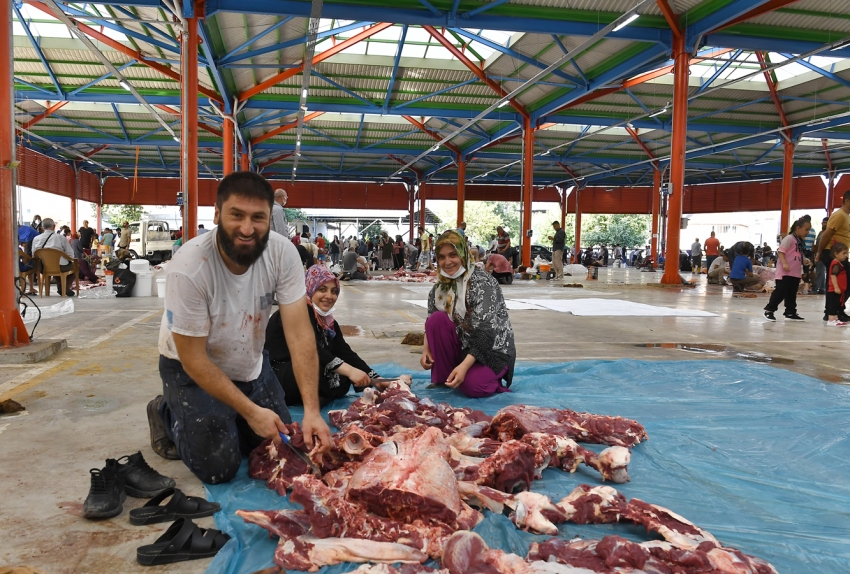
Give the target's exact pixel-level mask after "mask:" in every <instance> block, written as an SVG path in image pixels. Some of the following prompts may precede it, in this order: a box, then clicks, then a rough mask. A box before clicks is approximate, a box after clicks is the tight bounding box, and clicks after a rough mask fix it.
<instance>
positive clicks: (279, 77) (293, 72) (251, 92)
mask: <svg viewBox="0 0 850 574" xmlns="http://www.w3.org/2000/svg"><path fill="white" fill-rule="evenodd" d="M390 26H392V24H391V23H389V22H380V23H378V24H375V25H374V26H372V27H371V28H367V29H366V30H363V31H362V32H360V33H359V34H356V35H354V36H352V37H351V38H349V39H348V40H346V41H345V42H340V43H339V44H337V45H336V46H332V47H331V48H329V49H327V50H325V51H324V52H322V53H321V54H316V55H315V56H313V65H314V66H315V65H316V64H318V63H319V62H324V61H325V60H327V59H328V58H330V57H331V56H335V55H337V54H339V53H340V52H342V51H344V50H347V49H348V48H350V47H351V46H353V45H354V44H357V43H359V42H362V41H363V40H365V39H366V38H369V37H370V36H374V35H375V34H377V33H378V32H380V31H381V30H386V29H387V28H389V27H390ZM303 71H304V63H303V62H302V63H301V64H300V65H298V66H296V67H295V68H290V69H288V70H286V71H284V72H281V73H279V74H275V75H274V76H272V77H271V78H269V79H268V80H266V81H264V82H260V83H259V84H257V85H256V86H254V87H253V88H250V89H248V90H245V91H244V92H242V93H241V94H239V95H238V96H237V99H238V100H239V101H240V102H242V101H245V100H247V99H248V98H250V97H251V96H256V95H257V94H259V93H261V92H264V91H265V90H266V89H267V88H271V87H272V86H274V85H277V84H279V83H280V82H282V81H284V80H286V79H288V78H291V77H292V76H297V75H298V74H300V73H301V72H303Z"/></svg>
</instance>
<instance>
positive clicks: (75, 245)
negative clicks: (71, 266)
mask: <svg viewBox="0 0 850 574" xmlns="http://www.w3.org/2000/svg"><path fill="white" fill-rule="evenodd" d="M80 229H83V228H82V227H81V228H80ZM89 229H91V228H89ZM71 249H73V250H74V258H75V259H76V260H77V266H78V267H79V268H80V279H85V280H86V281H88V282H89V283H97V275H95V274H94V272H93V271H92V270H91V267H90V266H89V262H88V261H86V252H85V249H84V248H83V240H82V239H80V236H79V234H77V233H72V234H71Z"/></svg>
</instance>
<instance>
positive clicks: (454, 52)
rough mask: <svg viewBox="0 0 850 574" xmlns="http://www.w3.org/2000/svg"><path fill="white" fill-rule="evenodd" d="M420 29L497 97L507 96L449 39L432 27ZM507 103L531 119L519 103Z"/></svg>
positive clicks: (511, 101) (513, 101)
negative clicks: (488, 87) (429, 35)
mask: <svg viewBox="0 0 850 574" xmlns="http://www.w3.org/2000/svg"><path fill="white" fill-rule="evenodd" d="M422 27H423V28H424V29H425V30H426V31H427V32H428V33H429V34H431V36H433V37H434V39H435V40H437V41H438V42H439V43H440V44H442V45H443V47H444V48H445V49H446V50H448V51H449V52H451V54H452V56H454V57H455V58H457V59H458V60H460V62H461V63H462V64H463V65H464V66H466V67H467V68H469V71H470V72H472V73H473V74H475V75H476V76H478V79H479V80H481V81H482V82H484V83H485V84H487V85H488V86H490V88H491V89H492V90H493V91H494V92H496V93H497V94H499V97H501V98H504V97H505V96H507V95H508V92H506V91H505V90H504V89H503V88H502V86H501V85H499V83H498V82H496V81H495V80H492V79H490V78H489V77H488V76H487V74H485V73H484V70H482V69H481V68H479V67H478V66H476V65H475V63H474V62H473V61H472V60H470V59H469V58H467V57H466V55H465V54H464V53H463V52H461V51H460V50H458V49H457V47H456V46H455V45H454V44H452V43H451V42H450V41H449V39H448V38H446V37H445V36H443V35H442V34H440V33H439V32H437V30H435V29H434V27H433V26H422ZM509 101H510V103H511V106H513V108H514V109H515V110H516V111H518V112H519V113H520V114H521V115H522V117H523V118H525V119H528V118H530V117H531V115H530V114H529V113H528V110H526V109H525V106H523V105H522V104H521V103H519V102H518V101H516V100H515V99H513V98H511V99H510V100H509Z"/></svg>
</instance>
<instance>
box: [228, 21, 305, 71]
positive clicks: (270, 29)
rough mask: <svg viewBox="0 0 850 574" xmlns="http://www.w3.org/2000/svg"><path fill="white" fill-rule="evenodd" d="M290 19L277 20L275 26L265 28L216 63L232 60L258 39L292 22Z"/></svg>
mask: <svg viewBox="0 0 850 574" xmlns="http://www.w3.org/2000/svg"><path fill="white" fill-rule="evenodd" d="M292 18H293V17H292V16H287V17H285V18H281V19H280V20H278V21H277V23H276V24H273V25H272V26H269V27H268V28H266V29H265V30H263V31H262V32H260V33H259V34H257V35H256V36H254V37H253V38H251V39H249V40H248V41H247V42H245V43H243V44H240V45H239V46H237V47H236V48H234V49H233V50H231V51H229V52H228V53H226V54H225V55H224V56H222V57H221V58H220V59H219V62H218V63H219V64H221V61H222V60H228V59H230V58H232V57H233V56H235V55H236V54H238V53H239V52H241V51H242V50H244V49H245V48H248V47H250V46H251V45H253V44H254V42H256V41H257V40H260V39H262V38H265V37H266V36H267V35H268V34H271V33H272V32H274V31H275V30H277V29H278V28H280V27H281V26H283V25H284V24H286V23H287V22H289V21H290V20H292Z"/></svg>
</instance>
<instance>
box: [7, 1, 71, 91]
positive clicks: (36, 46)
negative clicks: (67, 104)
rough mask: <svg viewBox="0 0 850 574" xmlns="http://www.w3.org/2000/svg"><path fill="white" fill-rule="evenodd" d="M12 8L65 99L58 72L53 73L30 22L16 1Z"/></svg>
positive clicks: (48, 73)
mask: <svg viewBox="0 0 850 574" xmlns="http://www.w3.org/2000/svg"><path fill="white" fill-rule="evenodd" d="M12 9H13V10H14V11H15V14H16V15H17V17H18V21H19V22H20V23H21V27H22V28H23V29H24V32H25V33H26V35H27V38H29V39H30V44H32V47H33V49H34V50H35V53H36V54H37V55H38V59H39V60H41V64H42V65H43V66H44V69H45V70H47V75H48V76H50V81H51V82H53V85H54V86H55V87H56V95H57V96H59V97H61V98H62V99H63V100H64V99H65V98H64V97H63V94H64V92H63V90H62V86H60V85H59V80H57V79H56V74H54V73H53V70H52V69H51V68H50V64H49V63H48V62H47V58H45V57H44V52H42V51H41V46H39V45H38V41H36V39H35V37H34V36H33V35H32V31H31V30H30V26H29V24H28V23H27V21H26V20H25V19H24V17H23V16H21V11H20V10H18V6H17V5H16V4H15V3H14V2H13V3H12Z"/></svg>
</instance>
